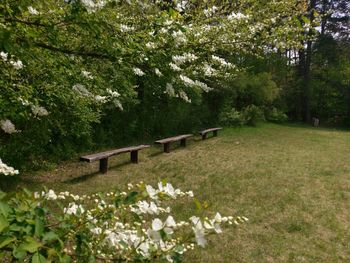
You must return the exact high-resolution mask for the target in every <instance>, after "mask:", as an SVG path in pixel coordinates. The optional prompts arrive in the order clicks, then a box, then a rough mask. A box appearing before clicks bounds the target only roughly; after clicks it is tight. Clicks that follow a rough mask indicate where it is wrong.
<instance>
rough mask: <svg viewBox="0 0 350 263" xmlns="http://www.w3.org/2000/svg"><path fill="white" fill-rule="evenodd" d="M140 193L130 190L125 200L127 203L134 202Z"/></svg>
mask: <svg viewBox="0 0 350 263" xmlns="http://www.w3.org/2000/svg"><path fill="white" fill-rule="evenodd" d="M137 195H138V192H130V193H129V194H128V195H127V196H126V197H125V200H124V203H125V204H130V203H134V201H135V200H136V196H137Z"/></svg>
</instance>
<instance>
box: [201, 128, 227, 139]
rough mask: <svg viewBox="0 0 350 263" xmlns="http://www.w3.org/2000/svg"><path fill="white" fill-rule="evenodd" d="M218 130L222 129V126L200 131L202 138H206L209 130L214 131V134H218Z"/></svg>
mask: <svg viewBox="0 0 350 263" xmlns="http://www.w3.org/2000/svg"><path fill="white" fill-rule="evenodd" d="M218 130H222V128H221V127H218V128H210V129H206V130H203V131H200V132H199V134H200V135H202V140H205V139H206V138H207V134H208V133H209V132H213V136H218Z"/></svg>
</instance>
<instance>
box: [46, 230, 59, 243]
mask: <svg viewBox="0 0 350 263" xmlns="http://www.w3.org/2000/svg"><path fill="white" fill-rule="evenodd" d="M57 239H58V235H57V234H56V233H55V232H53V231H50V232H47V233H45V234H44V235H43V241H44V242H50V241H53V240H57Z"/></svg>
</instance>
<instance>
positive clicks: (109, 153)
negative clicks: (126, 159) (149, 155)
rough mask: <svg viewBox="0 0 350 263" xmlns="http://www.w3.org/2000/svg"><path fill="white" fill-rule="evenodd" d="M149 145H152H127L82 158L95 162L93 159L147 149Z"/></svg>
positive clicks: (82, 159)
mask: <svg viewBox="0 0 350 263" xmlns="http://www.w3.org/2000/svg"><path fill="white" fill-rule="evenodd" d="M148 147H150V145H138V146H130V147H125V148H120V149H115V150H110V151H105V152H100V153H95V154H89V155H85V156H82V157H80V160H81V161H86V162H93V161H96V160H101V159H105V158H108V157H110V156H113V155H117V154H120V153H126V152H134V151H139V150H142V149H145V148H148Z"/></svg>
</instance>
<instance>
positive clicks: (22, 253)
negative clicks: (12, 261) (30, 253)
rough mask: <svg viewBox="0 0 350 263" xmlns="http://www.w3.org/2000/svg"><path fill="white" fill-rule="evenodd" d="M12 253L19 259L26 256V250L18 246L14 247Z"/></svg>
mask: <svg viewBox="0 0 350 263" xmlns="http://www.w3.org/2000/svg"><path fill="white" fill-rule="evenodd" d="M12 255H13V256H14V257H15V258H17V259H18V260H19V261H21V260H23V259H24V258H25V257H26V256H27V252H26V251H25V250H23V249H21V248H20V247H14V249H13V251H12Z"/></svg>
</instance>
